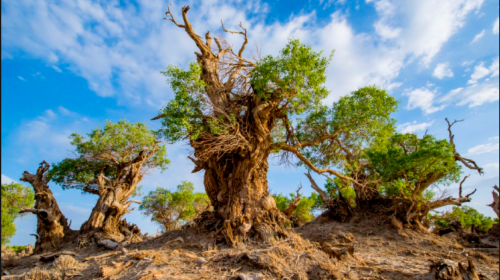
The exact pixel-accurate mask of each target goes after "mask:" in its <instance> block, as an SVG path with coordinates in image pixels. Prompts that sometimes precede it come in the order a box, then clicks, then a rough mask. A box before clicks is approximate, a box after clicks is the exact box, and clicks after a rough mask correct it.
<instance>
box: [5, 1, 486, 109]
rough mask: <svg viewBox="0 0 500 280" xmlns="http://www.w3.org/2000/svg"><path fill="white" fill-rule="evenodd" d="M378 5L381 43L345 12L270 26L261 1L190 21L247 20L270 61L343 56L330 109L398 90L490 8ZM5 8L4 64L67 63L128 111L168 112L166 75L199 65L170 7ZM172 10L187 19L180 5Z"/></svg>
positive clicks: (193, 15) (214, 6)
mask: <svg viewBox="0 0 500 280" xmlns="http://www.w3.org/2000/svg"><path fill="white" fill-rule="evenodd" d="M328 2H330V1H328ZM337 2H339V1H337ZM371 2H372V3H373V4H374V5H375V7H376V9H377V12H378V14H379V19H378V20H377V22H376V23H375V24H374V25H375V27H376V32H377V34H378V38H373V37H371V36H369V35H367V34H365V33H356V32H355V31H354V30H353V29H352V28H351V26H350V25H349V23H348V22H347V20H346V19H345V18H343V17H342V16H341V15H340V14H339V13H338V12H336V13H333V14H332V15H331V20H330V22H328V23H327V24H326V25H325V26H317V25H316V16H315V13H311V14H299V15H294V16H291V17H290V18H289V20H288V21H287V22H285V23H280V22H278V21H276V22H275V23H273V24H271V25H266V24H264V19H265V17H266V16H267V13H268V11H269V9H268V7H267V5H266V4H262V3H259V2H256V3H253V4H252V3H246V4H242V3H241V2H240V1H235V2H233V3H221V2H213V1H203V2H201V3H197V5H192V9H191V11H190V14H189V15H190V19H191V21H192V24H193V26H194V28H195V29H197V31H198V32H200V31H203V32H204V31H205V30H210V31H212V32H211V33H212V34H214V35H215V36H217V35H219V34H220V33H221V30H220V19H223V20H224V23H225V24H226V25H227V27H228V28H233V27H236V26H237V25H238V23H239V22H240V21H241V22H242V24H243V25H244V26H247V27H248V31H249V36H250V38H249V39H250V42H256V43H257V44H259V45H260V47H261V50H262V51H263V55H266V54H276V53H277V52H278V50H279V49H281V48H282V47H283V46H284V45H285V43H286V41H287V39H288V38H290V37H295V38H299V39H301V40H302V41H304V42H305V43H308V44H312V45H313V46H314V47H315V48H318V49H323V50H325V52H329V51H330V50H332V49H336V57H335V58H334V59H333V61H332V64H331V67H330V68H329V69H328V75H329V80H328V86H329V88H331V89H333V94H332V97H330V99H329V100H328V101H327V102H330V101H332V100H334V99H337V98H338V97H339V96H340V95H344V94H347V93H348V92H350V91H352V90H355V89H357V88H358V87H361V86H365V85H368V84H377V85H379V86H380V87H382V88H385V87H386V86H389V85H390V84H391V80H392V79H394V78H395V77H397V76H398V75H399V71H400V69H401V68H402V67H403V66H404V65H405V60H406V59H408V58H415V57H421V58H422V62H423V63H424V64H427V65H428V64H429V62H430V61H431V60H432V58H433V57H434V56H435V55H436V54H437V53H438V52H439V51H440V49H441V48H442V46H443V44H444V43H446V42H447V41H448V39H449V38H450V37H451V36H452V35H453V34H455V33H456V32H457V30H458V29H459V28H460V27H462V26H463V24H464V22H465V18H466V16H467V15H468V14H469V13H470V12H472V11H475V10H478V9H479V7H480V6H481V5H482V2H483V1H482V0H443V1H439V3H436V2H435V1H433V0H419V1H417V0H414V1H388V0H377V1H371ZM3 4H4V6H5V7H6V8H5V9H2V19H3V20H4V21H5V22H9V24H10V26H11V27H10V28H8V29H3V30H2V31H3V32H2V57H3V58H9V57H12V55H11V54H10V53H12V52H15V51H16V50H18V49H21V50H23V51H25V52H26V53H28V54H29V55H31V56H34V57H36V58H42V59H44V60H45V61H47V62H48V64H49V65H50V66H51V67H53V68H54V70H56V71H60V68H59V66H60V65H65V69H68V70H69V71H71V72H73V73H75V74H77V75H79V76H81V77H83V78H85V79H86V80H87V81H88V84H89V87H90V89H91V90H93V91H95V92H96V93H97V94H98V95H99V96H116V98H117V99H118V102H119V104H125V105H130V106H141V105H143V104H147V105H150V106H153V107H160V106H163V105H164V104H165V103H166V100H168V99H169V97H170V96H169V94H170V92H171V91H170V89H169V87H168V85H167V83H165V78H164V77H163V76H162V75H161V74H160V73H159V71H160V70H162V69H164V68H165V66H166V65H168V64H174V65H185V64H186V63H187V62H188V61H193V60H194V56H193V52H194V51H195V50H196V49H195V45H194V43H193V42H192V41H191V40H190V38H189V37H188V36H187V35H186V34H185V33H184V32H183V31H182V30H181V29H180V28H177V27H176V26H174V25H173V24H172V23H171V22H167V21H164V20H161V17H162V16H163V12H164V9H165V5H164V3H161V2H157V1H144V2H140V3H138V5H139V7H138V8H136V7H134V6H128V7H126V8H124V7H118V6H116V5H114V4H112V3H108V2H102V4H97V3H93V2H88V1H85V0H80V1H69V2H62V3H59V4H55V3H46V2H43V1H35V2H32V1H13V2H6V3H3ZM171 10H172V11H173V12H174V13H175V14H176V15H177V17H178V18H179V17H180V7H179V6H178V5H174V6H172V8H171ZM214 10H216V11H218V12H217V13H213V12H212V11H214ZM25 14H30V21H26V20H24V19H25V16H24V15H25ZM156 15H157V16H156ZM34 23H36V24H34ZM96 23H97V24H96ZM200 34H201V33H200ZM222 35H223V36H224V37H225V38H226V39H227V40H228V41H229V43H231V44H233V45H235V46H237V45H239V42H240V41H241V38H240V37H241V36H234V35H227V34H222ZM172 38H175V40H174V41H172ZM379 41H381V42H379Z"/></svg>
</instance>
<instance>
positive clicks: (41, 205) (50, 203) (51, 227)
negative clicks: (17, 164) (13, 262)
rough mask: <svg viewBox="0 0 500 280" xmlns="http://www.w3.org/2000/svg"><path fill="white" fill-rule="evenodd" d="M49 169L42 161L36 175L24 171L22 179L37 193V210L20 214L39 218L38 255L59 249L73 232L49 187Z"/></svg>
mask: <svg viewBox="0 0 500 280" xmlns="http://www.w3.org/2000/svg"><path fill="white" fill-rule="evenodd" d="M49 168H50V165H49V164H48V163H47V162H46V161H42V163H40V167H38V170H37V172H36V174H31V173H29V172H28V171H24V173H23V176H22V177H21V179H20V180H21V181H24V182H28V183H30V184H31V186H32V187H33V189H34V191H35V208H34V209H31V208H30V209H22V210H21V211H20V213H33V214H35V215H36V216H37V240H36V243H35V249H34V252H35V253H36V254H39V253H43V252H47V251H51V250H56V249H59V248H60V247H61V245H62V244H63V243H64V238H65V236H66V235H70V234H71V233H72V232H73V231H72V230H71V229H70V228H69V225H68V221H67V219H66V217H64V215H63V214H62V212H61V210H60V209H59V205H58V204H57V201H56V199H55V198H54V195H53V194H52V191H51V190H50V188H49V186H48V185H47V184H48V182H49V180H48V179H47V176H46V172H47V170H49Z"/></svg>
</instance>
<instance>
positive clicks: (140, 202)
mask: <svg viewBox="0 0 500 280" xmlns="http://www.w3.org/2000/svg"><path fill="white" fill-rule="evenodd" d="M132 202H134V203H137V204H142V201H140V200H137V199H131V200H129V201H128V203H132Z"/></svg>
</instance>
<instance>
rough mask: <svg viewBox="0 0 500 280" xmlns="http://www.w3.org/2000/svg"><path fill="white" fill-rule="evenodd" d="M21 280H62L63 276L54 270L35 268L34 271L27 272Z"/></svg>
mask: <svg viewBox="0 0 500 280" xmlns="http://www.w3.org/2000/svg"><path fill="white" fill-rule="evenodd" d="M20 279H21V280H60V279H62V277H61V274H60V273H59V272H57V271H56V270H53V269H42V268H38V267H35V268H33V269H32V270H30V271H28V272H26V273H25V274H24V275H23V276H22V277H21V278H20Z"/></svg>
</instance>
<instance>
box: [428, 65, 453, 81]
mask: <svg viewBox="0 0 500 280" xmlns="http://www.w3.org/2000/svg"><path fill="white" fill-rule="evenodd" d="M432 76H434V77H436V78H438V79H440V80H441V79H443V78H445V77H450V78H451V77H453V72H452V71H451V69H450V66H449V64H448V63H439V64H438V65H437V66H436V68H435V69H434V72H433V73H432Z"/></svg>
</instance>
